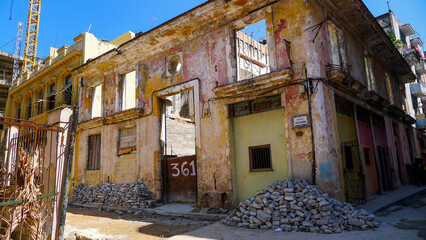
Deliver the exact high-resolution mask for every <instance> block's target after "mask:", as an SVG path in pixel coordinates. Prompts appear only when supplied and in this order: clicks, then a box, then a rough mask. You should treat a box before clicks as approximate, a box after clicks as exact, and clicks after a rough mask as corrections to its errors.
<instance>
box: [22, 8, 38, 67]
mask: <svg viewBox="0 0 426 240" xmlns="http://www.w3.org/2000/svg"><path fill="white" fill-rule="evenodd" d="M29 2H30V4H29V7H28V20H27V30H26V33H25V49H24V66H23V69H22V75H24V74H29V73H31V72H32V71H33V70H34V67H35V66H36V65H37V58H36V54H37V39H38V27H39V23H40V22H39V21H40V7H41V0H29Z"/></svg>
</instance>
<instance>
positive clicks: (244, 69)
mask: <svg viewBox="0 0 426 240" xmlns="http://www.w3.org/2000/svg"><path fill="white" fill-rule="evenodd" d="M73 74H74V76H76V77H79V78H82V79H83V81H82V85H81V91H80V100H79V124H78V130H77V142H76V154H75V155H76V162H75V166H76V168H75V169H76V170H75V172H74V173H73V174H74V179H75V181H76V182H75V184H77V183H83V184H87V185H93V184H98V183H100V182H104V183H106V182H111V183H124V182H135V181H137V179H143V181H144V182H145V184H146V185H147V186H148V188H149V189H150V190H151V191H152V192H153V193H154V194H155V196H156V199H157V200H164V201H188V202H196V203H197V204H199V205H200V206H209V207H226V208H229V207H231V206H233V205H234V204H237V203H238V202H239V201H242V200H244V199H245V198H247V197H249V196H252V195H253V194H254V193H255V191H256V190H258V189H261V188H265V187H266V186H267V185H268V184H271V183H272V182H274V181H275V180H279V179H286V178H303V179H306V180H307V181H308V182H310V183H314V184H317V185H319V186H320V188H321V189H322V190H323V191H325V192H328V193H330V194H331V195H332V196H333V197H336V198H338V199H345V200H349V201H365V200H366V198H367V196H371V195H374V194H377V193H379V192H380V189H381V188H382V187H383V181H384V179H383V178H384V176H385V174H388V173H389V174H391V176H390V178H389V181H393V182H392V184H394V185H392V186H397V185H399V184H400V183H405V182H404V176H405V175H406V173H404V172H403V170H402V169H401V168H399V167H400V166H402V165H404V164H405V163H408V162H409V161H410V152H409V151H410V150H409V146H408V144H409V143H408V139H407V136H406V135H405V133H406V131H405V130H406V128H405V127H406V121H405V119H406V117H405V115H406V114H405V112H404V111H403V94H401V93H402V91H403V89H404V84H405V83H408V82H411V81H413V80H414V79H415V76H414V75H413V73H412V72H411V70H410V67H409V66H408V64H407V63H406V62H405V60H404V58H403V57H402V56H401V55H400V54H399V52H398V50H397V49H396V48H395V47H394V45H393V43H392V42H391V40H390V39H389V37H388V36H387V35H386V33H385V32H384V31H383V30H382V28H381V27H380V25H379V24H378V23H377V21H376V20H375V18H374V17H373V16H372V15H371V13H370V12H369V11H368V9H367V8H366V6H365V5H364V4H363V3H362V1H361V0H355V1H349V0H345V1H342V0H310V1H302V0H281V1H280V0H278V1H272V0H271V1H270V0H267V1H260V0H253V1H246V0H233V1H222V0H211V1H207V2H206V3H204V4H202V5H199V6H197V7H196V8H194V9H192V10H190V11H188V12H185V13H183V14H181V15H179V16H178V17H176V18H173V19H172V20H170V21H168V22H166V23H164V24H162V25H160V26H158V27H156V28H154V29H152V30H150V31H148V32H145V33H143V34H139V35H138V36H137V37H135V38H133V39H132V40H130V41H127V42H125V43H123V44H121V45H119V46H118V47H115V48H113V49H111V50H110V51H108V52H106V53H105V54H103V55H101V56H99V57H97V58H95V59H92V60H91V61H89V62H87V63H85V64H83V65H81V66H80V67H78V68H76V69H75V70H74V71H73ZM395 142H396V143H397V145H395ZM381 161H382V162H381ZM388 164H392V166H393V167H392V169H393V170H389V171H388V170H387V169H388V168H389V169H390V166H388Z"/></svg>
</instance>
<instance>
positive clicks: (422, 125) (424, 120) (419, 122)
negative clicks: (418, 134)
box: [416, 113, 426, 129]
mask: <svg viewBox="0 0 426 240" xmlns="http://www.w3.org/2000/svg"><path fill="white" fill-rule="evenodd" d="M425 115H426V114H424V113H422V114H417V115H416V118H417V119H416V127H417V128H419V129H426V116H425Z"/></svg>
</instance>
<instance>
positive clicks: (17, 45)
mask: <svg viewBox="0 0 426 240" xmlns="http://www.w3.org/2000/svg"><path fill="white" fill-rule="evenodd" d="M23 25H24V24H23V23H22V22H18V31H17V33H16V42H15V51H14V53H13V54H14V55H13V75H12V84H15V81H16V79H17V78H18V77H19V71H20V69H19V58H20V56H21V41H22V27H23Z"/></svg>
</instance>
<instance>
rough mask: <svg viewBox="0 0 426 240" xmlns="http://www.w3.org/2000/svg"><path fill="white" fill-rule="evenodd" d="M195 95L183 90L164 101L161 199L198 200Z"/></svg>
mask: <svg viewBox="0 0 426 240" xmlns="http://www.w3.org/2000/svg"><path fill="white" fill-rule="evenodd" d="M194 116H195V115H194V93H193V91H192V90H191V91H186V92H182V93H178V94H175V95H172V96H169V97H166V98H164V99H163V114H162V120H161V125H162V131H161V142H162V144H163V161H162V176H163V200H164V201H166V202H170V201H171V202H196V201H197V159H196V148H195V117H194Z"/></svg>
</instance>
